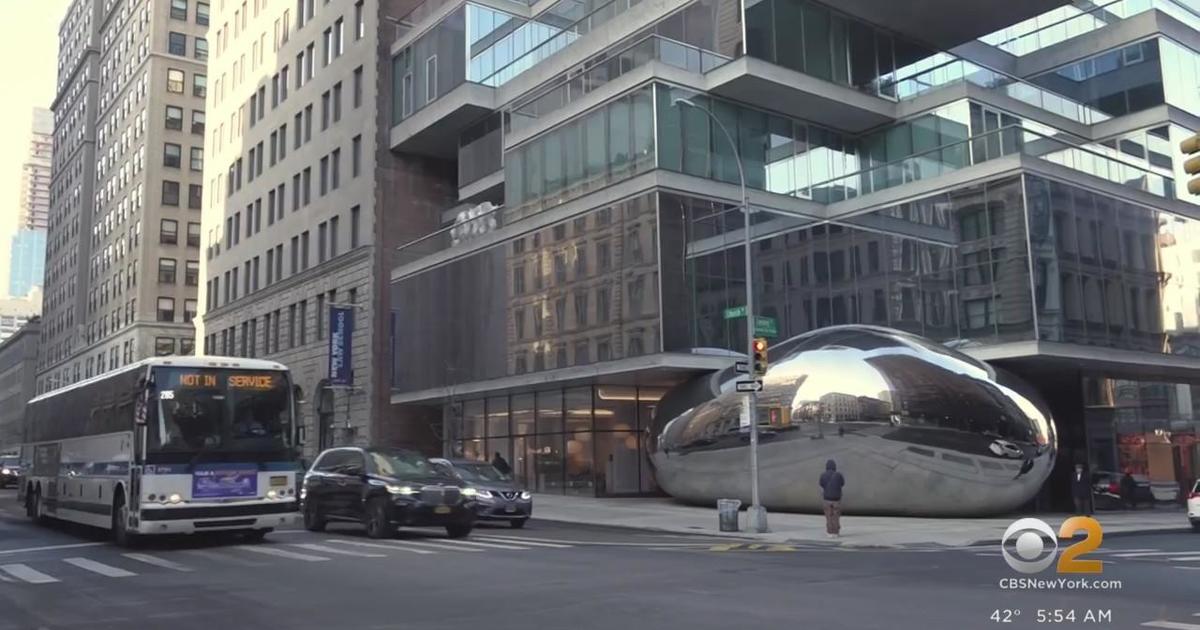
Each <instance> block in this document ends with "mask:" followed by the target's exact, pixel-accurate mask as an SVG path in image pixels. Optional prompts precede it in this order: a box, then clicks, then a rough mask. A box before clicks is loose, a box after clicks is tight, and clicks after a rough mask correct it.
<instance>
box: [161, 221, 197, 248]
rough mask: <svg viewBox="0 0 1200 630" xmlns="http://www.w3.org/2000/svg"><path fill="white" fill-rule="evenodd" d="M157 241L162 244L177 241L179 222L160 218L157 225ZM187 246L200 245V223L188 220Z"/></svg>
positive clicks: (171, 243)
mask: <svg viewBox="0 0 1200 630" xmlns="http://www.w3.org/2000/svg"><path fill="white" fill-rule="evenodd" d="M158 242H159V243H161V244H163V245H176V244H178V243H179V222H178V221H176V220H175V219H161V220H160V221H159V225H158ZM187 246H188V247H200V224H199V223H195V222H192V221H188V224H187Z"/></svg>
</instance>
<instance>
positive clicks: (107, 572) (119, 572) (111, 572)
mask: <svg viewBox="0 0 1200 630" xmlns="http://www.w3.org/2000/svg"><path fill="white" fill-rule="evenodd" d="M63 562H66V563H67V564H71V565H75V566H77V567H79V568H80V569H83V570H85V571H91V572H92V573H99V574H100V575H103V576H105V577H115V578H119V577H132V576H135V575H137V574H136V573H134V572H133V571H126V570H125V569H120V568H117V567H110V566H108V565H107V564H103V563H100V562H96V561H95V560H88V559H87V558H63Z"/></svg>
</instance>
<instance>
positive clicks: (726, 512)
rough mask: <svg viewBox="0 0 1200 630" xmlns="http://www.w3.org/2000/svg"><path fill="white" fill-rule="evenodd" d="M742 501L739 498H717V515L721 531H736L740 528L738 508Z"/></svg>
mask: <svg viewBox="0 0 1200 630" xmlns="http://www.w3.org/2000/svg"><path fill="white" fill-rule="evenodd" d="M741 507H742V502H741V501H739V500H737V499H717V517H718V520H719V521H720V524H721V531H723V532H736V531H737V530H738V509H739V508H741Z"/></svg>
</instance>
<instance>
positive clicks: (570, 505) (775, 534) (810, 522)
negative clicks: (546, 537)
mask: <svg viewBox="0 0 1200 630" xmlns="http://www.w3.org/2000/svg"><path fill="white" fill-rule="evenodd" d="M533 505H534V511H533V517H534V520H535V521H536V520H544V521H557V522H563V523H578V524H587V525H606V526H610V527H630V528H635V529H646V530H654V531H663V532H676V533H684V534H705V535H715V536H727V537H730V538H735V539H745V540H754V541H758V542H769V543H811V542H822V543H829V544H834V545H840V546H843V547H909V546H931V545H941V546H949V547H964V546H968V545H973V544H982V543H988V542H998V541H999V540H1000V539H1001V538H1002V537H1003V536H1004V530H1005V529H1007V528H1008V526H1009V525H1010V524H1012V522H1013V521H1014V520H1016V519H1017V518H1019V517H1020V516H1022V515H1020V514H1012V515H1008V516H1002V517H989V518H916V517H900V516H843V517H842V536H841V538H839V539H838V540H836V541H830V540H829V539H828V538H826V536H825V517H824V516H822V515H820V514H789V513H783V512H772V513H770V514H769V515H768V518H767V523H768V524H769V526H770V528H771V531H770V532H769V533H766V534H754V533H750V532H748V531H745V529H746V527H747V518H746V513H745V512H744V511H743V512H742V513H741V519H740V521H741V529H742V530H743V531H740V532H731V533H725V532H720V531H719V530H718V528H717V510H716V507H711V508H705V507H695V506H690V505H683V504H681V503H677V502H675V501H674V500H672V499H666V498H633V499H594V498H585V497H567V496H562V495H547V494H537V495H535V496H534V500H533ZM1034 516H1036V517H1037V518H1040V519H1042V520H1044V521H1046V522H1047V523H1048V524H1050V526H1051V527H1052V528H1056V529H1057V527H1058V526H1059V525H1060V524H1061V523H1062V521H1063V520H1064V519H1066V518H1067V516H1068V515H1066V514H1036V515H1034ZM1096 519H1097V520H1098V521H1100V525H1101V526H1102V527H1103V528H1104V534H1105V535H1106V536H1112V535H1114V534H1128V533H1144V532H1155V531H1180V530H1184V529H1187V528H1188V527H1189V525H1188V521H1187V515H1186V514H1185V513H1184V511H1183V510H1182V509H1179V508H1155V509H1152V510H1151V509H1146V510H1138V511H1135V512H1100V513H1097V514H1096ZM1197 540H1200V537H1198V538H1197Z"/></svg>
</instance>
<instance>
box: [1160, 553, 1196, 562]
mask: <svg viewBox="0 0 1200 630" xmlns="http://www.w3.org/2000/svg"><path fill="white" fill-rule="evenodd" d="M1191 553H1195V552H1191ZM1167 561H1168V562H1200V556H1187V555H1181V556H1175V557H1173V558H1167Z"/></svg>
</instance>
